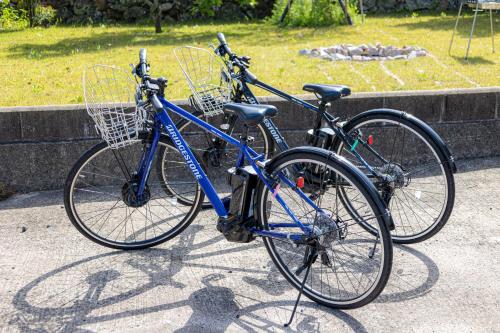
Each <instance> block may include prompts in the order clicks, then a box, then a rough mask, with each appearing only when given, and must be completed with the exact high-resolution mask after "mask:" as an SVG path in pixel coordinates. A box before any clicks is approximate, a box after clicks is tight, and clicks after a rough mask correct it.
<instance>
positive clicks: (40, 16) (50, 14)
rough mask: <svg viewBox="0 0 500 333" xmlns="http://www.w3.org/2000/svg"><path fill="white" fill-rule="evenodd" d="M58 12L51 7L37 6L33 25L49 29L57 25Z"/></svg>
mask: <svg viewBox="0 0 500 333" xmlns="http://www.w3.org/2000/svg"><path fill="white" fill-rule="evenodd" d="M56 21H57V10H55V9H54V8H52V7H51V6H46V7H44V6H37V7H36V9H35V16H34V18H33V25H35V26H42V27H48V26H51V25H53V24H54V23H56Z"/></svg>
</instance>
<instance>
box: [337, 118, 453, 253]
mask: <svg viewBox="0 0 500 333" xmlns="http://www.w3.org/2000/svg"><path fill="white" fill-rule="evenodd" d="M344 131H345V132H346V133H347V134H348V135H350V136H352V137H356V138H358V139H359V141H358V142H359V144H358V145H357V146H356V151H357V152H358V153H359V154H360V155H361V157H362V158H363V159H364V160H365V161H366V162H368V164H369V165H370V166H371V167H372V168H374V169H375V170H377V171H378V172H379V173H380V174H383V175H385V176H387V177H389V178H390V179H391V180H393V181H392V182H390V183H389V182H387V183H384V182H381V181H380V180H378V179H377V178H376V177H373V175H371V172H370V171H369V170H367V169H366V167H365V166H364V165H363V164H361V163H360V161H359V160H358V159H357V158H356V156H354V154H353V152H352V151H351V148H349V147H348V146H347V145H346V144H345V143H344V142H338V144H334V147H333V150H334V151H335V152H337V154H339V155H341V156H344V157H345V158H346V159H348V160H349V161H350V162H352V163H353V164H354V165H356V166H358V167H359V168H360V169H361V170H362V171H363V172H364V173H365V174H367V175H369V176H371V178H372V180H373V181H374V182H376V183H378V185H377V188H378V191H379V193H380V195H381V196H382V197H383V198H384V200H385V201H386V203H387V204H388V206H389V208H390V210H391V213H392V217H393V220H394V224H395V229H394V230H393V231H392V232H391V234H392V239H393V241H394V242H395V243H402V244H411V243H417V242H421V241H423V240H426V239H428V238H430V237H432V236H433V235H435V234H436V233H437V232H439V230H441V229H442V228H443V227H444V225H445V224H446V222H447V221H448V219H449V217H450V214H451V212H452V210H453V205H454V199H455V183H454V178H453V168H452V165H451V162H450V161H449V156H447V154H445V152H443V149H442V147H440V145H442V143H440V142H438V141H439V140H437V139H435V137H436V136H437V134H435V135H432V134H433V133H430V132H431V131H432V130H431V129H430V128H428V126H426V125H425V124H423V123H422V121H420V120H418V119H417V118H415V117H413V116H409V115H406V114H404V113H403V112H400V111H396V110H385V111H384V112H381V111H378V112H366V113H364V114H360V115H359V116H357V117H355V118H353V119H352V120H351V121H349V122H348V123H347V124H346V125H345V126H344ZM367 227H368V228H369V225H367ZM373 232H375V231H373Z"/></svg>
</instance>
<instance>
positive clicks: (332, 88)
mask: <svg viewBox="0 0 500 333" xmlns="http://www.w3.org/2000/svg"><path fill="white" fill-rule="evenodd" d="M302 89H304V90H305V91H309V92H312V93H315V94H317V95H319V96H320V97H321V100H322V101H323V102H324V103H328V102H333V101H334V100H336V99H339V98H340V97H345V96H349V95H350V94H351V89H350V88H349V87H346V86H337V85H330V84H313V83H308V84H305V85H304V87H302Z"/></svg>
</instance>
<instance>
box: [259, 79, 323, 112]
mask: <svg viewBox="0 0 500 333" xmlns="http://www.w3.org/2000/svg"><path fill="white" fill-rule="evenodd" d="M251 84H252V85H254V86H256V87H259V88H262V89H264V90H267V91H269V92H271V93H273V94H275V95H278V96H279V97H282V98H284V99H287V100H289V101H292V102H294V103H295V104H299V105H301V106H303V107H305V108H306V109H309V110H312V111H314V112H319V108H318V107H317V106H314V105H312V104H311V103H308V102H306V101H303V100H301V99H299V98H297V97H294V96H292V95H289V94H287V93H285V92H283V91H281V90H278V89H276V88H274V87H272V86H270V85H267V84H265V83H264V82H261V81H259V80H257V81H255V82H253V83H251Z"/></svg>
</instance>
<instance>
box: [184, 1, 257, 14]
mask: <svg viewBox="0 0 500 333" xmlns="http://www.w3.org/2000/svg"><path fill="white" fill-rule="evenodd" d="M224 2H226V3H233V4H234V5H237V6H239V7H243V8H244V7H246V6H251V7H253V6H255V5H256V4H257V1H256V0H231V1H224V0H194V2H193V8H192V13H193V14H197V13H200V14H201V15H202V16H215V14H216V11H217V10H218V9H220V7H221V6H222V5H223V4H224Z"/></svg>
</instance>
